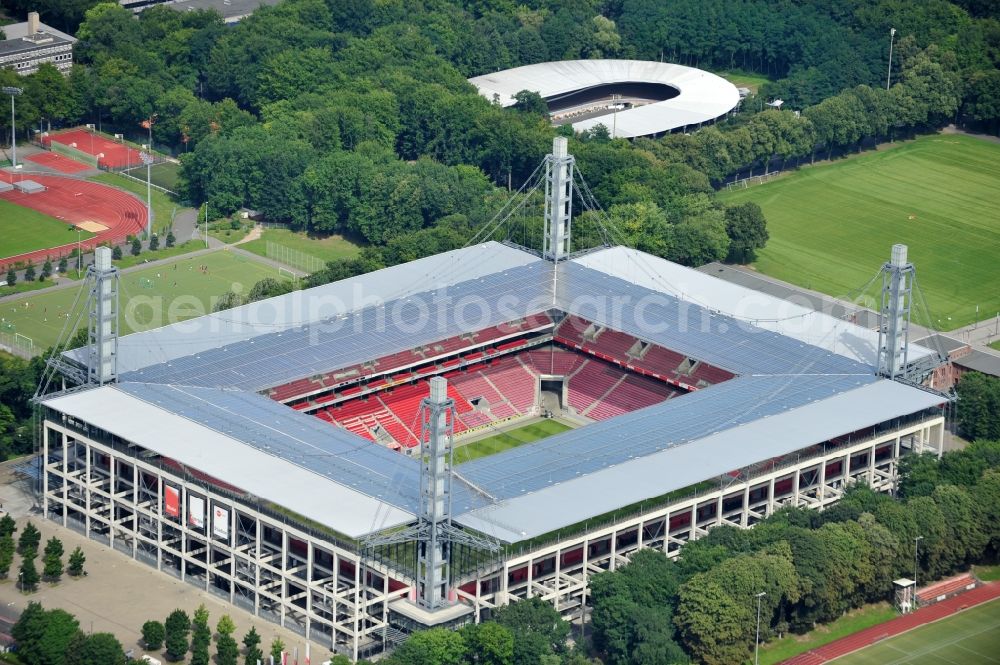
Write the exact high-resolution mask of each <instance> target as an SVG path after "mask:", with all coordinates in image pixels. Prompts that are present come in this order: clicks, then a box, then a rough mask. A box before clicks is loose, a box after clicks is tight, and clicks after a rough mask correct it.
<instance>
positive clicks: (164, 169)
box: [128, 162, 181, 192]
mask: <svg viewBox="0 0 1000 665" xmlns="http://www.w3.org/2000/svg"><path fill="white" fill-rule="evenodd" d="M180 170H181V165H180V164H175V163H173V162H160V163H159V164H153V166H152V168H151V169H150V170H149V179H150V181H151V182H152V183H153V184H154V185H156V186H157V187H163V188H164V189H169V190H170V191H172V192H176V191H177V177H178V174H179V173H180ZM128 174H129V175H130V176H132V177H134V178H138V179H139V180H145V179H146V167H144V166H138V167H136V168H134V169H131V170H130V171H129V172H128Z"/></svg>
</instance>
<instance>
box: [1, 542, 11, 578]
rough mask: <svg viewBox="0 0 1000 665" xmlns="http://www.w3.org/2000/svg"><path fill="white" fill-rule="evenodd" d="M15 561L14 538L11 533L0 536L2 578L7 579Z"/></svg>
mask: <svg viewBox="0 0 1000 665" xmlns="http://www.w3.org/2000/svg"><path fill="white" fill-rule="evenodd" d="M13 563H14V538H13V537H12V536H11V535H10V534H9V533H7V534H4V535H3V536H0V578H3V579H6V578H7V575H9V574H10V567H11V565H13Z"/></svg>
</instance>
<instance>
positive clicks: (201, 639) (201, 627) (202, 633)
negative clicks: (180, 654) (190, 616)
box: [191, 620, 212, 665]
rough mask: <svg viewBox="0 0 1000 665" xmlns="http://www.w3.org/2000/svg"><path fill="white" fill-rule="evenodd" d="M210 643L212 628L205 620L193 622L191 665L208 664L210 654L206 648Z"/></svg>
mask: <svg viewBox="0 0 1000 665" xmlns="http://www.w3.org/2000/svg"><path fill="white" fill-rule="evenodd" d="M211 645H212V629H211V628H209V627H208V623H207V621H206V622H205V623H200V622H198V621H197V620H196V621H195V622H194V634H193V635H192V636H191V665H209V663H210V662H211V656H210V655H209V652H208V648H209V647H210V646H211Z"/></svg>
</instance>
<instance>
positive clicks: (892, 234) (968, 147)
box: [722, 135, 1000, 330]
mask: <svg viewBox="0 0 1000 665" xmlns="http://www.w3.org/2000/svg"><path fill="white" fill-rule="evenodd" d="M998 186H1000V145H998V144H995V143H990V142H987V141H983V140H981V139H977V138H974V137H969V136H963V135H935V136H926V137H922V138H919V139H916V140H914V141H910V142H908V143H905V144H900V145H896V146H893V147H890V148H888V149H882V150H880V151H878V152H871V153H867V154H862V155H859V156H856V157H851V158H849V159H844V160H840V161H837V162H833V163H830V164H822V165H818V166H811V167H804V168H802V169H801V170H799V171H797V172H795V173H791V174H789V175H786V176H783V177H781V178H778V179H777V180H774V181H772V182H770V183H766V184H763V185H758V186H752V187H750V188H748V189H742V190H735V191H733V192H725V193H723V194H722V198H723V200H724V201H726V202H727V203H737V202H742V201H755V202H757V203H758V204H759V205H760V206H761V208H762V209H763V210H764V214H765V216H766V217H767V224H768V231H769V233H770V236H771V238H770V240H769V241H768V243H767V247H766V248H765V249H764V250H762V251H761V252H760V255H759V258H758V261H757V263H756V267H757V269H758V270H760V271H761V272H762V273H764V274H767V275H771V276H773V277H777V278H779V279H782V280H786V281H788V282H792V283H793V284H797V285H799V286H804V287H806V288H810V289H815V290H817V291H822V292H823V293H827V294H829V295H833V296H840V297H847V298H853V297H856V296H857V290H858V289H859V288H860V287H862V286H864V285H865V284H866V283H867V282H868V281H869V280H870V279H871V278H872V277H873V276H874V275H875V273H876V272H877V271H878V269H879V266H881V265H882V263H884V262H885V261H886V260H888V258H889V249H890V247H891V246H892V245H893V244H895V243H904V244H906V245H909V249H910V251H909V257H910V260H911V261H912V262H913V263H914V265H915V266H916V268H917V284H918V286H919V288H920V291H921V292H922V293H923V295H924V297H925V299H926V301H927V308H926V309H927V310H929V312H930V317H929V319H930V320H928V317H926V316H925V314H924V309H923V308H922V307H919V303H918V307H917V309H916V310H915V316H914V319H915V320H917V321H919V322H921V323H927V324H930V325H932V326H933V327H935V328H937V329H942V330H951V329H954V328H957V327H960V326H963V325H966V324H968V323H971V322H972V321H973V320H975V318H976V307H977V306H979V311H980V318H988V317H992V316H995V315H996V313H997V311H1000V288H997V277H998V275H1000V271H998V269H997V265H998V262H997V257H998V256H1000V196H998V191H1000V189H998ZM880 286H881V285H880V284H879V285H877V286H875V285H873V286H872V287H871V288H869V289H868V291H867V293H868V295H877V288H878V287H880Z"/></svg>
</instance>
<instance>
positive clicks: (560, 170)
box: [542, 136, 576, 263]
mask: <svg viewBox="0 0 1000 665" xmlns="http://www.w3.org/2000/svg"><path fill="white" fill-rule="evenodd" d="M567 150H568V149H567V141H566V137H564V136H557V137H555V138H554V139H552V153H551V154H548V155H546V156H545V238H544V240H543V243H544V247H543V249H542V256H543V257H545V258H546V259H549V260H551V261H553V262H555V263H558V262H559V261H560V260H562V259H563V258H565V257H566V255H568V254H569V252H570V235H571V231H572V228H571V218H572V216H573V167H574V165H575V164H576V160H575V159H574V158H573V155H570V154H569V153H568V151H567Z"/></svg>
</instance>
